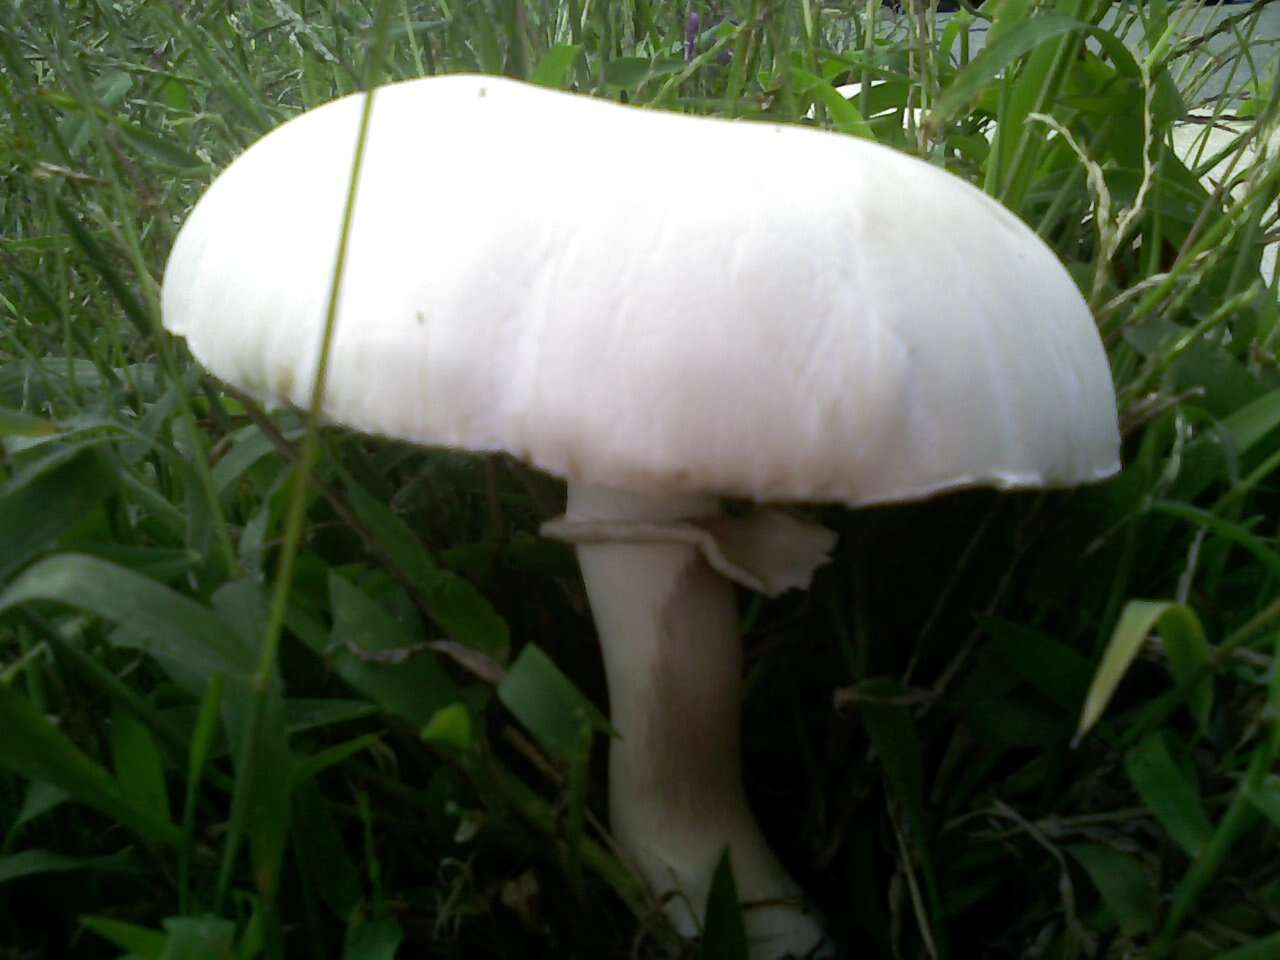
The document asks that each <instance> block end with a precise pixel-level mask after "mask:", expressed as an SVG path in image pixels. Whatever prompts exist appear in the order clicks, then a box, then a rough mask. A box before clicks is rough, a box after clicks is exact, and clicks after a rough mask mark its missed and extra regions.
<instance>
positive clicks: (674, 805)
mask: <svg viewBox="0 0 1280 960" xmlns="http://www.w3.org/2000/svg"><path fill="white" fill-rule="evenodd" d="M717 511H718V507H717V505H716V502H715V501H714V500H711V499H706V498H700V497H662V498H658V497H645V496H637V495H633V494H626V493H620V492H616V491H612V490H603V489H600V488H592V487H582V486H578V485H573V484H571V485H570V487H569V503H568V509H567V512H566V520H570V521H588V520H590V521H606V520H607V521H616V522H619V523H626V522H628V521H631V522H641V521H644V522H648V521H680V520H688V519H690V518H698V517H706V516H708V515H711V514H714V513H716V512H717ZM577 553H578V560H579V563H580V564H581V567H582V575H583V579H584V580H585V582H586V587H587V594H588V596H589V598H590V601H591V609H592V613H593V615H594V617H595V622H596V626H597V629H598V631H599V634H600V643H601V647H602V650H603V655H604V664H605V671H606V675H607V678H608V685H609V701H610V714H611V716H610V719H611V721H612V723H613V726H614V728H615V729H616V730H617V732H618V737H617V738H615V739H614V741H613V743H612V746H611V751H610V756H609V809H610V819H611V824H612V830H613V833H614V836H615V837H616V838H617V839H618V841H619V843H620V844H621V845H622V847H623V849H625V850H626V851H627V853H628V854H630V856H631V857H632V859H633V861H634V863H635V865H636V867H637V868H638V869H639V871H640V873H641V874H642V875H643V876H644V877H645V879H646V880H647V881H648V882H649V884H650V885H651V886H652V888H653V889H654V891H655V892H656V893H657V894H658V895H659V896H660V897H662V898H663V899H664V908H665V911H666V913H667V915H668V917H669V918H670V920H671V922H672V924H673V925H674V926H675V928H676V929H677V931H679V932H680V933H681V934H682V935H684V936H694V935H696V934H697V933H698V931H699V928H700V925H701V918H702V916H703V913H704V910H705V907H706V901H707V893H708V890H709V887H710V884H711V878H712V874H713V872H714V871H715V867H716V864H717V863H718V861H719V858H720V856H721V854H722V852H723V851H724V849H725V848H726V847H727V848H728V849H729V851H730V856H731V858H732V863H733V871H734V878H735V880H736V883H737V887H738V895H739V897H740V898H741V899H742V902H743V904H744V907H745V908H746V909H745V918H746V925H747V935H748V938H749V939H750V941H751V957H752V960H775V958H781V957H785V956H796V957H805V956H809V955H810V954H811V952H812V951H813V950H814V948H815V947H817V946H818V944H819V943H821V942H822V940H823V932H822V928H821V926H820V925H819V922H818V919H817V917H815V916H814V915H813V914H812V913H806V912H805V911H804V906H803V902H804V901H803V894H802V892H801V890H800V888H799V887H798V886H797V884H796V883H795V881H794V880H792V879H791V877H790V876H789V875H788V874H787V872H786V870H785V869H784V868H783V866H782V865H781V863H779V862H778V859H777V858H776V857H775V856H774V854H773V852H772V851H771V850H770V849H769V846H768V844H767V843H766V842H765V839H764V837H763V835H762V834H761V832H760V828H759V826H758V825H757V824H756V821H755V818H754V817H753V816H752V814H751V811H750V809H749V808H748V806H747V802H746V797H745V795H744V793H743V786H742V760H741V743H740V716H741V708H742V703H741V701H742V689H741V677H742V642H741V639H740V638H739V636H738V615H737V609H736V604H735V601H734V595H733V586H732V584H731V583H730V582H729V581H728V580H726V579H724V577H722V576H720V575H719V574H718V573H716V572H715V571H714V570H713V569H712V568H711V567H710V566H709V565H708V564H707V562H706V561H705V560H704V559H703V556H702V553H701V552H700V551H699V550H698V549H697V548H696V547H695V546H691V545H689V544H687V543H678V542H676V543H662V542H658V543H633V542H617V543H598V542H597V543H580V544H577Z"/></svg>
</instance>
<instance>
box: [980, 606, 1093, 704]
mask: <svg viewBox="0 0 1280 960" xmlns="http://www.w3.org/2000/svg"><path fill="white" fill-rule="evenodd" d="M978 622H979V623H980V624H981V626H982V628H983V629H984V630H986V631H987V633H988V634H990V636H991V648H992V651H993V652H994V653H995V654H996V656H998V657H999V658H1000V660H1001V662H1002V663H1004V664H1005V665H1006V666H1007V667H1008V668H1010V669H1012V670H1013V671H1014V672H1015V673H1016V674H1017V675H1018V676H1019V677H1021V678H1022V679H1023V680H1025V681H1026V682H1027V683H1029V684H1030V685H1031V686H1032V687H1034V688H1035V690H1036V692H1037V693H1039V694H1040V695H1041V696H1043V697H1044V698H1045V699H1047V700H1049V701H1051V702H1052V703H1054V704H1056V705H1057V706H1060V707H1062V708H1064V709H1066V710H1072V711H1074V710H1075V709H1076V706H1077V705H1078V704H1079V703H1080V698H1081V697H1083V696H1084V694H1085V691H1086V690H1088V689H1089V662H1088V661H1087V660H1085V659H1084V658H1083V657H1081V656H1080V655H1079V654H1078V653H1076V652H1075V651H1074V650H1072V649H1071V648H1070V647H1068V646H1067V645H1066V644H1064V643H1062V642H1061V641H1060V640H1058V639H1056V638H1055V637H1052V636H1050V635H1049V634H1047V633H1043V632H1041V631H1039V630H1035V629H1032V628H1031V627H1026V626H1023V625H1021V624H1017V623H1010V622H1008V621H1007V620H1000V619H999V618H997V617H987V616H982V617H979V618H978Z"/></svg>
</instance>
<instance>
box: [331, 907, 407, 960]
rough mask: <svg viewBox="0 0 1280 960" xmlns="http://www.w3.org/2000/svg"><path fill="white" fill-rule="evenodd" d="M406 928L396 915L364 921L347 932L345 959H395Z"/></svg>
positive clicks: (343, 955)
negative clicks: (402, 926)
mask: <svg viewBox="0 0 1280 960" xmlns="http://www.w3.org/2000/svg"><path fill="white" fill-rule="evenodd" d="M403 940H404V930H403V929H401V927H400V921H399V920H397V919H396V918H395V917H387V918H386V919H384V920H374V921H372V922H370V923H362V924H360V926H358V927H353V928H351V929H350V930H348V932H347V948H346V950H345V951H344V952H343V954H342V957H343V960H395V957H396V951H397V950H398V949H399V948H400V943H401V941H403Z"/></svg>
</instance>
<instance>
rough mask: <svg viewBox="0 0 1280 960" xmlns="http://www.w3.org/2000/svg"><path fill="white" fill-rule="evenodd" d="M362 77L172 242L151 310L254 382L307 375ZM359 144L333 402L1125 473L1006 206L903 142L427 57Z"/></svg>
mask: <svg viewBox="0 0 1280 960" xmlns="http://www.w3.org/2000/svg"><path fill="white" fill-rule="evenodd" d="M362 102H363V96H362V95H356V96H351V97H346V98H343V99H341V100H337V101H335V102H333V103H329V104H327V105H325V106H322V107H319V108H317V109H315V110H312V111H310V112H308V113H305V114H303V115H301V116H299V117H297V118H296V119H294V120H292V121H290V122H288V123H286V124H284V125H283V126H281V127H280V128H279V129H277V130H275V131H273V132H272V133H270V134H268V135H267V136H266V137H264V138H263V139H262V140H260V141H259V142H258V143H256V144H254V145H253V146H252V147H250V148H249V150H247V151H246V152H245V153H244V155H243V156H241V157H240V158H239V159H237V160H236V161H235V162H234V163H233V164H232V165H231V166H230V167H228V168H227V170H226V171H225V172H224V173H223V174H222V175H221V176H220V177H219V178H218V179H217V180H216V181H215V182H214V183H213V185H212V186H211V187H210V188H209V190H208V192H207V193H206V194H205V196H204V197H203V198H202V199H201V200H200V202H199V203H198V204H197V206H196V208H195V210H194V211H193V212H192V214H191V216H190V218H189V219H188V221H187V223H186V224H185V225H184V227H183V228H182V231H181V234H180V235H179V237H178V240H177V243H176V244H175V246H174V249H173V253H172V256H171V258H170V260H169V264H168V268H167V270H166V273H165V278H164V299H163V307H164V323H165V326H166V327H168V328H169V329H170V330H172V331H173V332H175V333H178V334H181V335H183V336H185V337H186V338H187V340H188V342H189V344H190V347H191V350H192V352H193V353H194V354H195V355H196V356H197V357H198V358H199V359H200V360H201V361H202V362H203V363H204V364H205V366H206V367H207V368H208V369H209V370H210V371H211V372H213V373H214V374H216V375H217V376H219V377H221V378H222V379H224V380H226V381H228V382H230V383H232V384H235V385H237V386H239V387H240V388H242V389H244V390H246V391H248V392H250V393H252V394H254V395H256V396H257V397H259V398H260V399H262V400H264V401H266V402H268V403H273V402H282V401H287V402H290V403H294V404H297V405H305V404H307V403H308V402H309V397H310V391H311V382H312V378H313V376H314V369H315V360H316V357H317V354H318V349H319V338H320V334H321V330H322V327H323V323H324V317H325V310H326V298H327V297H328V292H329V288H330V278H331V274H332V270H333V264H334V257H335V252H336V249H337V244H338V233H339V226H340V222H341V217H342V210H343V204H344V201H345V195H346V185H347V182H348V178H349V170H350V165H351V160H352V154H353V150H354V142H355V136H356V131H357V127H358V124H359V118H360V111H361V107H362ZM364 164H365V167H364V175H363V178H362V182H361V185H360V192H359V197H358V201H357V206H356V215H355V222H354V226H353V231H352V234H351V241H350V247H349V253H348V262H347V270H346V275H345V278H344V280H343V285H342V296H341V300H340V310H339V314H338V321H337V329H336V333H335V340H334V351H333V356H332V367H331V369H330V375H329V378H328V382H327V388H326V393H325V400H324V410H323V412H324V414H325V415H326V417H327V418H328V419H330V420H332V421H333V422H336V423H339V424H344V425H346V426H349V427H354V428H357V429H360V430H365V431H369V432H372V433H378V434H384V435H387V436H392V437H399V438H403V439H407V440H412V441H416V442H419V443H424V444H433V445H445V446H451V447H462V448H466V449H470V450H504V451H507V452H509V453H511V454H513V455H515V456H517V457H520V458H522V459H524V460H526V461H528V462H529V463H531V464H533V465H535V466H537V467H540V468H542V469H544V470H547V471H549V472H551V473H554V474H558V475H560V476H562V477H566V478H568V479H570V480H576V481H582V482H586V483H590V484H594V485H600V486H607V487H612V488H618V489H624V490H634V491H644V492H654V493H692V492H709V493H717V494H723V495H734V496H742V497H746V498H752V499H757V500H838V501H844V502H847V503H850V504H858V503H870V502H877V501H889V500H903V499H909V498H913V497H918V496H924V495H927V494H929V493H932V492H934V491H937V490H941V489H944V488H947V487H952V486H961V485H974V484H991V485H995V486H999V487H1022V486H1044V485H1050V486H1056V485H1068V484H1074V483H1079V482H1083V481H1089V480H1093V479H1096V478H1100V477H1102V476H1105V475H1107V474H1109V473H1111V472H1113V471H1114V470H1115V469H1117V466H1118V445H1119V438H1118V433H1117V427H1116V406H1115V396H1114V392H1113V388H1112V383H1111V377H1110V370H1109V368H1108V364H1107V358H1106V355H1105V353H1104V350H1103V347H1102V344H1101V342H1100V341H1099V338H1098V335H1097V332H1096V330H1095V327H1094V323H1093V319H1092V317H1091V315H1090V313H1089V310H1088V308H1087V306H1086V305H1085V303H1084V302H1083V300H1082V299H1081V297H1080V295H1079V293H1078V292H1077V290H1076V287H1075V285H1074V283H1073V282H1072V281H1071V279H1070V277H1069V276H1068V274H1067V273H1066V271H1065V270H1064V269H1063V267H1062V266H1061V265H1060V264H1059V263H1058V261H1057V259H1056V258H1055V256H1054V255H1053V253H1052V252H1051V251H1050V250H1049V249H1048V247H1046V246H1045V245H1044V244H1043V243H1042V242H1041V241H1040V240H1039V239H1038V238H1037V237H1036V236H1035V235H1034V233H1033V232H1032V231H1031V230H1030V229H1028V228H1027V227H1026V226H1025V225H1024V224H1023V223H1022V222H1021V221H1020V220H1018V219H1017V218H1016V217H1015V216H1013V214H1011V213H1009V212H1008V211H1006V210H1005V209H1004V208H1002V207H1001V206H1000V205H999V204H997V203H996V202H994V201H993V200H991V199H990V198H989V197H987V196H986V195H984V194H983V193H981V192H980V191H978V190H977V189H975V188H973V187H971V186H969V185H968V184H966V183H964V182H963V181H961V180H960V179H958V178H956V177H953V176H951V175H949V174H946V173H944V172H942V171H940V170H938V169H936V168H934V167H931V166H929V165H927V164H925V163H923V162H921V161H918V160H915V159H913V158H910V157H907V156H905V155H902V154H899V153H896V152H894V151H892V150H889V149H887V148H884V147H881V146H878V145H876V144H873V143H869V142H866V141H863V140H858V139H854V138H851V137H845V136H839V135H836V134H831V133H824V132H820V131H816V130H812V129H806V128H801V127H790V126H774V125H765V124H760V123H748V122H740V121H739V122H731V121H723V120H709V119H704V118H694V117H689V116H684V115H678V114H672V113H665V112H659V111H654V110H642V109H636V108H632V107H624V106H620V105H617V104H613V103H609V102H606V101H601V100H594V99H590V98H587V97H582V96H575V95H570V94H565V93H559V92H553V91H549V90H545V89H542V88H538V87H533V86H528V85H525V84H521V83H517V82H514V81H510V80H505V79H501V78H495V77H477V76H448V77H436V78H428V79H422V80H413V81H408V82H405V83H399V84H394V85H391V86H387V87H384V88H382V89H380V90H379V91H378V92H377V94H376V96H375V100H374V107H373V116H372V123H371V130H370V136H369V139H368V142H367V148H366V152H365V157H364Z"/></svg>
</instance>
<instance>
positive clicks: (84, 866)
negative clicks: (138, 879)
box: [0, 850, 139, 883]
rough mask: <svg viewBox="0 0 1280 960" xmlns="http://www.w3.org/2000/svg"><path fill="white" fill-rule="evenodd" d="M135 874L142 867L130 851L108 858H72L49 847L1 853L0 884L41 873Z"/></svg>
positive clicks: (111, 855)
mask: <svg viewBox="0 0 1280 960" xmlns="http://www.w3.org/2000/svg"><path fill="white" fill-rule="evenodd" d="M69 871H74V872H77V873H78V872H81V871H88V872H91V873H92V872H101V873H134V872H138V871H139V868H138V865H137V864H136V862H135V861H134V859H133V857H132V855H131V854H130V853H129V851H127V850H125V851H122V852H120V853H113V854H110V855H109V856H105V857H69V856H66V855H64V854H61V853H53V852H51V851H49V850H23V851H22V852H21V853H10V854H6V855H4V856H0V883H6V882H7V881H9V880H19V879H21V878H22V877H30V876H33V875H35V874H40V873H64V872H69Z"/></svg>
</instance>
